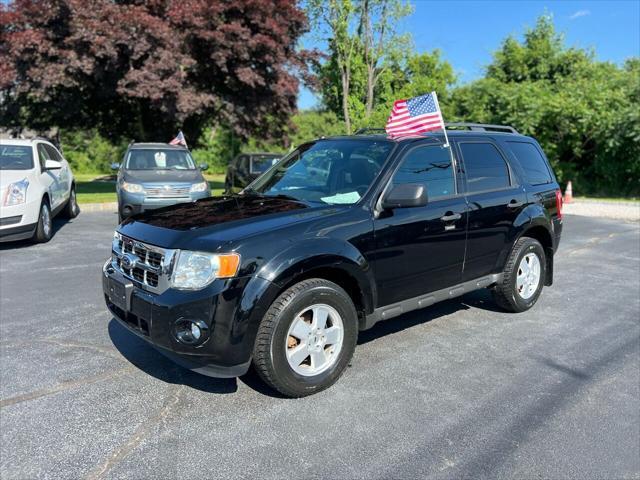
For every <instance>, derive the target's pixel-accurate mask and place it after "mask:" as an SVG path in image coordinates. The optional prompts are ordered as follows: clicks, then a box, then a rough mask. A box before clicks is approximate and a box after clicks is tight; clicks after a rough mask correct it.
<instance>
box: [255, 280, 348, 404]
mask: <svg viewBox="0 0 640 480" xmlns="http://www.w3.org/2000/svg"><path fill="white" fill-rule="evenodd" d="M318 303H321V304H325V305H329V306H330V307H332V308H333V309H335V310H336V311H337V313H338V314H339V315H340V317H341V320H342V325H343V340H342V347H341V349H340V351H339V353H337V356H336V358H335V360H334V362H333V363H332V364H331V366H330V367H329V368H328V369H327V370H325V371H322V372H320V373H319V374H317V375H314V376H303V375H300V374H299V373H296V372H295V371H294V370H293V368H292V367H291V366H290V365H289V362H288V360H287V357H286V355H287V352H286V350H287V342H288V339H289V338H291V337H289V336H288V332H289V327H290V326H291V325H292V322H293V321H294V317H295V316H296V315H297V314H298V312H300V311H302V310H304V309H305V308H306V307H309V306H311V305H315V304H318ZM357 340H358V315H357V312H356V308H355V306H354V304H353V301H352V300H351V298H350V297H349V295H348V294H347V292H345V291H344V290H343V289H342V288H340V286H339V285H336V284H335V283H333V282H330V281H328V280H323V279H319V278H312V279H309V280H304V281H302V282H300V283H297V284H295V285H293V286H292V287H291V288H289V289H287V290H286V291H285V292H283V293H282V294H281V295H280V296H279V297H278V298H277V299H276V300H275V301H274V302H273V304H271V307H270V308H269V310H268V311H267V313H266V314H265V316H264V318H263V319H262V322H261V323H260V327H259V329H258V335H257V337H256V342H255V346H254V351H253V366H254V368H255V370H256V371H257V372H258V374H259V375H260V377H261V378H262V379H263V380H264V381H265V383H267V384H268V385H270V386H271V387H272V388H274V389H275V390H277V391H278V392H280V393H281V394H283V395H285V396H287V397H304V396H307V395H311V394H314V393H317V392H320V391H322V390H324V389H326V388H328V387H330V386H331V385H333V384H334V383H335V382H336V381H337V380H338V378H340V376H341V375H342V373H343V372H344V371H345V369H346V368H347V365H348V364H349V362H350V361H351V357H352V356H353V352H354V350H355V347H356V342H357Z"/></svg>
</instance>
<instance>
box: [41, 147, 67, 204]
mask: <svg viewBox="0 0 640 480" xmlns="http://www.w3.org/2000/svg"><path fill="white" fill-rule="evenodd" d="M38 160H39V162H40V182H41V184H42V185H43V186H44V187H45V188H46V190H47V192H48V194H49V203H50V204H51V205H50V207H51V210H55V209H56V208H57V207H58V206H59V205H60V204H61V203H62V199H61V198H60V178H59V175H60V171H59V170H47V168H46V166H45V164H46V162H47V160H54V158H52V156H51V154H50V153H49V151H48V150H47V148H46V147H45V144H44V143H38Z"/></svg>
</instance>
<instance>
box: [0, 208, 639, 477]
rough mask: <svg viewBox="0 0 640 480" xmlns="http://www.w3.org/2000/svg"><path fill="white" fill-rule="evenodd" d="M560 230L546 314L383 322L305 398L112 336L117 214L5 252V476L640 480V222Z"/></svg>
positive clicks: (0, 366)
mask: <svg viewBox="0 0 640 480" xmlns="http://www.w3.org/2000/svg"><path fill="white" fill-rule="evenodd" d="M565 218H566V222H565V234H564V237H563V241H562V244H561V250H560V252H559V255H558V257H557V263H556V284H555V285H554V286H553V287H551V288H546V289H545V291H544V292H543V295H542V298H541V300H540V302H539V303H538V304H537V305H536V306H535V307H534V308H533V310H531V311H529V312H526V313H523V314H519V315H514V314H506V313H502V312H498V311H496V310H495V307H494V306H493V304H492V303H491V299H490V296H489V295H488V293H487V292H484V291H483V292H476V293H474V294H470V295H467V296H465V297H463V298H462V299H458V300H455V301H449V302H447V303H444V304H440V305H437V306H435V307H432V308H429V309H427V310H423V311H419V312H413V313H412V314H408V315H405V316H403V317H400V318H398V319H395V320H390V321H388V322H387V323H381V324H378V325H377V326H376V327H375V328H374V329H372V330H370V331H368V332H364V333H363V334H361V336H360V341H359V346H358V348H357V350H356V354H355V357H354V360H353V363H352V366H351V368H349V369H348V371H347V372H346V374H345V375H344V377H343V378H342V379H341V380H340V381H339V382H338V383H337V384H336V385H334V386H333V387H332V388H330V389H329V390H327V391H325V392H322V393H320V394H318V395H315V396H312V397H308V398H304V399H300V400H289V399H284V398H279V397H278V396H277V395H275V393H274V392H272V391H271V390H269V389H268V388H267V387H265V386H263V385H262V384H261V383H260V381H259V380H258V379H257V378H256V377H255V376H254V375H252V374H249V375H247V376H246V377H243V378H240V379H238V380H235V379H227V380H216V379H210V378H207V377H203V376H200V375H197V374H194V373H191V372H189V371H186V370H183V369H181V368H180V367H177V366H175V365H173V364H172V363H171V362H170V361H168V360H166V359H165V358H164V357H162V356H161V355H160V354H158V353H156V352H155V351H154V350H153V349H152V348H151V347H149V346H147V345H146V344H145V343H144V342H143V341H142V340H139V339H137V338H136V337H134V336H133V335H131V334H129V333H128V332H127V331H126V330H124V328H122V327H120V326H119V325H118V324H117V323H116V322H115V321H114V320H112V318H111V316H110V315H109V314H108V312H107V310H106V308H105V307H104V304H103V300H102V293H101V288H100V268H101V266H102V263H103V262H104V260H105V258H106V257H107V256H108V255H109V251H110V242H111V238H112V232H113V229H114V227H115V224H116V216H115V215H113V214H110V213H84V214H81V215H80V217H78V218H77V219H76V220H74V221H72V222H69V223H61V222H59V221H58V222H57V223H56V227H57V232H56V234H55V237H54V238H53V240H52V241H51V242H50V243H48V244H45V245H28V244H12V245H8V246H3V247H0V248H2V250H0V355H1V356H0V435H1V438H2V443H1V446H0V477H2V478H3V479H10V478H19V479H27V478H74V479H76V478H87V479H98V478H109V479H116V478H136V479H142V478H184V479H195V478H240V477H245V478H249V477H250V478H258V477H259V478H367V479H371V478H418V477H420V478H424V477H429V478H553V479H557V478H576V479H577V478H580V479H583V478H616V479H622V478H640V408H639V407H638V406H639V405H640V291H639V290H640V228H639V227H640V225H639V224H638V223H630V222H624V221H615V220H604V219H591V218H587V217H575V216H566V217H565Z"/></svg>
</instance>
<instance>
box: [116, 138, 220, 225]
mask: <svg viewBox="0 0 640 480" xmlns="http://www.w3.org/2000/svg"><path fill="white" fill-rule="evenodd" d="M112 168H113V169H117V170H118V179H117V183H116V191H117V193H118V216H119V218H120V220H123V219H125V218H127V217H130V216H131V215H134V214H136V213H141V212H144V211H146V210H152V209H155V208H160V207H166V206H168V205H175V204H176V203H183V202H193V201H195V200H198V199H201V198H207V197H209V196H210V194H211V189H210V188H209V183H208V182H207V181H206V180H205V178H204V176H203V175H202V170H206V169H207V166H206V165H200V166H199V167H196V164H195V162H194V160H193V157H191V153H189V150H187V149H186V148H185V147H182V146H176V145H169V144H166V143H132V144H131V145H129V148H128V149H127V152H126V153H125V155H124V159H123V161H122V164H117V163H116V164H114V165H112Z"/></svg>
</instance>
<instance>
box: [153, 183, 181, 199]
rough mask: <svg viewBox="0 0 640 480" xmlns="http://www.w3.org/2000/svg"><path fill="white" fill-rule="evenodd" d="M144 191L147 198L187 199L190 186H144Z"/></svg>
mask: <svg viewBox="0 0 640 480" xmlns="http://www.w3.org/2000/svg"><path fill="white" fill-rule="evenodd" d="M144 191H145V193H146V194H147V197H148V198H183V197H189V194H190V192H191V185H182V186H172V185H153V186H151V185H150V186H145V187H144Z"/></svg>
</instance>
